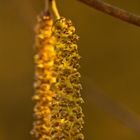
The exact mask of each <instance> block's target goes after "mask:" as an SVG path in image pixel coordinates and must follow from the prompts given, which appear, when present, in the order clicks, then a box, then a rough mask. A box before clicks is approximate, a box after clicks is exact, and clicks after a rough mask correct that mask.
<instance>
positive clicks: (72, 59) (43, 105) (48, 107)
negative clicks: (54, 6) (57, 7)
mask: <svg viewBox="0 0 140 140" xmlns="http://www.w3.org/2000/svg"><path fill="white" fill-rule="evenodd" d="M78 39H79V37H78V36H77V35H76V34H75V27H74V26H73V25H72V22H71V21H70V20H69V19H66V18H64V17H62V18H60V19H58V20H56V21H55V22H53V20H52V19H51V18H50V17H49V16H46V15H42V16H39V18H38V24H37V28H36V42H35V48H36V54H35V58H34V59H35V65H36V68H35V83H34V88H35V95H34V96H33V100H35V101H36V104H35V108H34V124H33V130H32V132H31V133H32V134H33V135H34V136H35V137H36V138H37V139H38V140H84V135H83V134H82V128H83V123H84V121H83V117H84V115H83V112H82V108H81V104H82V103H83V99H82V97H81V94H80V91H81V84H80V73H79V72H78V69H79V67H80V65H79V59H80V55H79V53H78V46H77V40H78Z"/></svg>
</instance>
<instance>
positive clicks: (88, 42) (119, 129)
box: [0, 0, 140, 140]
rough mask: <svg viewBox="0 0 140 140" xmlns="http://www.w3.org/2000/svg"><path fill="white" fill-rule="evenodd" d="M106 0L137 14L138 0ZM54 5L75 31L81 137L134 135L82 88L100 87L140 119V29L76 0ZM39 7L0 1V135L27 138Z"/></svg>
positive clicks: (125, 139)
mask: <svg viewBox="0 0 140 140" xmlns="http://www.w3.org/2000/svg"><path fill="white" fill-rule="evenodd" d="M106 1H107V0H106ZM108 2H111V3H113V4H115V5H119V7H123V8H125V9H127V10H129V11H132V12H135V13H138V14H139V15H140V8H139V5H140V1H139V0H133V1H132V0H124V1H121V0H110V1H109V0H108ZM58 5H59V9H60V13H61V15H63V16H65V17H68V18H71V20H73V23H74V25H75V26H76V28H77V34H78V35H79V36H80V41H79V50H80V54H81V56H82V59H81V69H80V71H81V74H82V83H83V91H82V96H83V97H84V100H85V104H84V106H83V108H84V113H85V129H84V131H85V140H140V135H139V134H138V133H137V132H136V131H135V130H134V129H133V128H131V126H129V125H127V124H125V123H124V122H123V121H121V119H119V118H118V117H117V116H116V115H114V114H111V113H110V112H108V111H106V109H105V108H103V107H101V106H100V105H99V104H100V103H99V104H97V103H96V102H94V101H95V99H96V98H95V97H94V94H93V92H91V91H92V90H90V89H89V88H88V87H89V85H93V86H90V88H91V87H92V88H93V90H94V88H95V89H99V90H101V91H104V94H105V95H106V97H107V98H108V97H109V98H110V99H111V100H113V101H114V102H116V103H118V104H119V105H121V106H123V107H124V108H125V109H126V110H127V111H128V112H130V113H132V114H133V115H134V116H136V118H138V120H139V119H140V108H139V106H140V102H139V100H140V85H139V80H140V40H139V37H140V28H138V27H136V26H133V25H130V24H128V23H125V22H122V21H120V20H118V19H115V18H113V17H110V16H108V15H105V14H103V13H101V12H99V11H96V10H94V9H92V8H90V7H88V6H86V5H84V4H82V3H80V2H77V1H76V0H59V2H58ZM43 8H44V2H43V1H33V0H30V1H29V0H24V1H18V0H11V1H5V0H1V4H0V17H1V19H0V140H31V139H32V138H31V136H30V134H29V132H30V130H31V128H32V110H33V102H32V101H31V97H32V95H33V92H34V91H33V86H32V85H33V79H34V78H33V75H34V63H33V54H34V53H33V44H34V32H33V27H34V25H35V22H36V14H39V13H40V11H41V10H42V9H43ZM92 99H93V100H92ZM124 117H125V116H124Z"/></svg>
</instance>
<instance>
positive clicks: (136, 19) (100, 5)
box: [78, 0, 140, 26]
mask: <svg viewBox="0 0 140 140" xmlns="http://www.w3.org/2000/svg"><path fill="white" fill-rule="evenodd" d="M78 1H80V2H83V3H84V4H86V5H88V6H91V7H93V8H95V9H97V10H99V11H102V12H104V13H106V14H108V15H111V16H113V17H116V18H119V19H121V20H123V21H126V22H128V23H130V24H134V25H136V26H140V16H138V15H135V14H133V13H131V12H128V11H126V10H124V9H120V8H118V7H116V6H113V5H111V4H108V3H106V2H104V1H102V0H78Z"/></svg>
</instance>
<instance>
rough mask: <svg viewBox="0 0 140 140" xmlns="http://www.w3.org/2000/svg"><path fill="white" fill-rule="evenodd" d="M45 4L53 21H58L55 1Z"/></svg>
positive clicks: (49, 0)
mask: <svg viewBox="0 0 140 140" xmlns="http://www.w3.org/2000/svg"><path fill="white" fill-rule="evenodd" d="M46 4H48V6H47V7H48V8H49V12H50V13H51V15H52V17H53V18H54V19H59V18H60V15H59V12H58V9H57V5H56V1H55V0H46Z"/></svg>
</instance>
